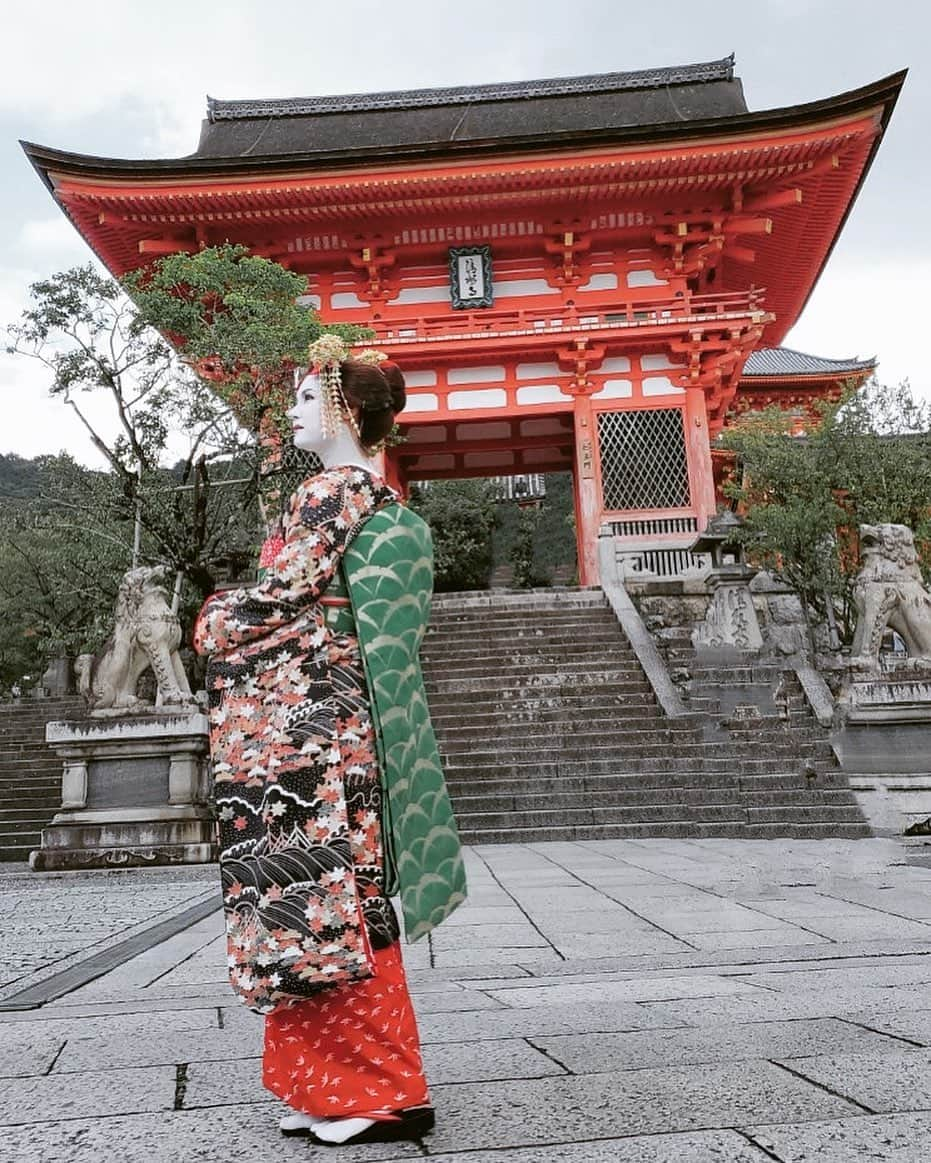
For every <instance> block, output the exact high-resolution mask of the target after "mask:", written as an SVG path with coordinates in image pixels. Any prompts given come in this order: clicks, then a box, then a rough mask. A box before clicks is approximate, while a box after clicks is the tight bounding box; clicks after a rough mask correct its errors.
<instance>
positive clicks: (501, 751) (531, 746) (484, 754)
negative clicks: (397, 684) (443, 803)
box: [440, 731, 804, 770]
mask: <svg viewBox="0 0 931 1163" xmlns="http://www.w3.org/2000/svg"><path fill="white" fill-rule="evenodd" d="M635 734H641V735H643V736H645V738H643V739H642V740H638V739H636V738H633V737H625V736H624V735H623V733H618V735H617V736H610V737H602V736H591V735H587V734H582V733H579V734H578V735H575V736H573V737H567V738H566V739H561V740H560V742H561V743H564V744H565V745H566V746H565V748H564V754H565V753H568V754H566V759H567V760H569V761H573V760H574V761H579V760H582V759H584V762H586V763H587V762H589V760H591V761H605V762H612V761H614V760H622V759H638V758H640V759H643V760H654V759H655V760H662V761H665V762H666V763H667V764H669V766H673V763H674V762H675V761H677V760H691V759H702V760H704V759H708V760H711V761H714V762H717V763H720V762H721V758H720V746H719V745H718V744H716V743H701V742H695V741H691V742H681V741H679V740H676V741H675V750H674V753H671V751H670V746H671V740H670V739H669V738H668V737H665V736H663V735H661V733H659V732H652V731H645V732H639V733H632V735H635ZM440 744H441V745H440V754H441V755H443V756H444V758H445V757H446V756H447V755H448V756H449V758H450V760H451V761H453V760H454V761H455V762H456V763H462V762H464V758H465V757H468V760H469V762H470V763H472V764H475V765H478V766H487V767H493V766H494V764H495V763H496V762H497V763H501V764H505V763H509V762H518V763H520V762H529V761H531V760H532V759H533V758H534V757H535V756H540V757H541V758H542V757H543V756H546V755H549V754H551V753H552V748H549V749H543V750H542V751H541V748H540V746H539V743H538V742H537V741H536V740H535V739H530V740H516V739H506V740H504V741H503V744H502V746H501V747H491V746H485V747H476V746H475V745H474V743H472V742H471V741H459V743H458V744H456V745H451V741H450V740H449V739H448V738H447V737H446V736H444V737H443V738H442V740H441V741H440ZM728 752H729V756H731V757H737V758H742V759H747V760H749V761H751V762H753V763H767V762H779V761H782V762H785V761H786V760H793V761H801V760H802V758H803V756H804V752H802V753H799V751H798V750H797V749H796V748H794V747H792V746H791V744H773V745H772V746H770V747H768V748H767V751H766V756H765V758H761V757H760V750H759V748H757V747H754V746H753V745H752V744H749V743H746V744H737V745H736V746H735V747H734V748H733V749H731V748H729V749H728ZM764 770H765V769H764Z"/></svg>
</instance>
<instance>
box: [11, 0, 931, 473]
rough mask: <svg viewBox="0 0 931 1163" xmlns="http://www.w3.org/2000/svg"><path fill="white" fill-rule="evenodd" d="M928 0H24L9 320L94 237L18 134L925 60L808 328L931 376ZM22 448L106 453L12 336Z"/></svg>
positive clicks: (174, 135)
mask: <svg viewBox="0 0 931 1163" xmlns="http://www.w3.org/2000/svg"><path fill="white" fill-rule="evenodd" d="M929 11H931V9H929V6H928V5H927V4H926V3H925V0H885V2H884V3H881V4H880V3H876V0H824V2H819V0H809V2H805V0H755V2H754V3H752V4H751V3H747V2H746V0H741V2H739V3H732V2H731V0H716V2H715V3H712V4H704V5H697V4H695V3H694V2H693V0H689V2H681V0H663V2H662V3H653V4H643V3H642V2H640V0H637V2H636V3H635V2H633V0H572V2H571V3H568V2H567V0H468V2H467V3H463V2H454V3H453V2H448V0H392V2H391V3H390V4H388V3H381V2H379V0H340V3H337V4H334V3H332V2H327V3H321V2H320V0H300V2H299V3H296V2H293V0H276V2H275V3H273V4H269V3H258V2H257V0H226V2H225V3H223V4H222V5H217V4H215V3H210V4H207V3H202V2H201V0H157V2H156V3H152V2H151V0H147V2H146V3H141V2H138V0H123V2H122V3H116V2H115V0H80V2H75V0H39V2H38V3H33V4H18V5H16V6H15V7H14V6H12V5H10V6H8V8H7V9H6V10H5V15H4V30H3V31H4V45H5V50H6V51H5V52H4V63H3V69H2V70H0V174H2V177H3V181H2V183H0V254H2V256H3V262H2V265H0V322H2V323H5V322H8V321H10V320H12V319H15V318H16V317H17V316H18V314H19V312H20V311H21V310H22V307H23V306H24V304H25V301H26V290H27V287H28V285H29V283H30V282H32V281H33V280H35V279H37V278H42V277H45V276H46V275H48V274H51V273H52V272H54V271H58V270H61V269H64V268H65V267H68V266H71V265H74V264H77V263H81V262H85V261H87V260H88V259H89V258H90V257H91V255H90V251H89V250H88V248H87V247H86V246H85V245H84V243H83V242H82V241H81V239H80V238H79V237H78V235H77V233H76V232H75V231H74V230H73V229H72V227H71V226H70V225H69V223H68V222H67V220H66V219H65V217H64V215H63V214H62V213H61V212H60V211H59V210H58V208H57V206H56V205H55V204H54V202H53V201H52V199H51V198H50V196H49V194H48V193H47V191H46V190H45V187H44V186H43V185H42V184H41V182H40V181H39V179H38V176H37V175H36V174H35V173H34V171H33V170H32V168H31V167H30V166H29V165H28V163H27V162H26V160H25V157H24V155H23V154H22V151H21V149H20V147H19V144H18V139H20V138H24V139H27V140H31V141H35V142H39V143H41V144H43V145H49V146H54V147H57V148H60V149H68V150H74V151H77V152H81V153H90V154H100V155H104V156H111V157H128V158H134V157H172V156H180V155H183V154H185V153H189V152H191V151H192V150H193V149H194V148H195V147H196V143H197V138H198V133H199V129H200V121H201V118H202V117H203V116H204V111H205V103H206V95H207V94H208V93H209V94H211V95H212V96H215V97H224V98H231V97H258V96H263V97H282V96H284V97H288V96H301V95H309V94H318V93H346V92H370V91H375V90H383V89H403V88H422V87H427V86H433V85H461V84H470V83H479V82H487V81H509V80H521V79H526V78H534V77H549V76H571V75H575V74H579V73H594V72H613V71H615V70H625V69H641V68H649V67H652V66H661V65H675V64H683V63H687V62H693V61H705V60H715V59H718V58H720V57H723V56H726V55H727V54H728V53H730V52H732V51H733V52H735V53H736V55H737V75H738V76H739V77H741V78H742V80H743V84H744V90H745V92H746V96H747V103H748V105H749V107H750V108H751V109H769V108H776V107H780V106H784V105H793V104H796V103H798V102H802V101H810V100H815V99H817V98H822V97H828V96H832V95H835V94H837V93H841V92H844V91H846V90H848V89H853V88H857V87H859V86H861V85H864V84H867V83H869V82H871V81H874V80H877V79H879V78H880V77H884V76H887V75H888V74H889V73H892V72H896V71H897V70H899V69H902V68H906V67H907V68H909V69H910V74H909V77H908V80H907V81H906V85H905V90H904V92H903V95H902V98H901V99H900V102H899V105H898V107H897V109H896V111H895V113H894V115H893V118H892V123H891V126H890V129H889V132H888V134H887V137H886V139H885V141H884V142H883V144H882V146H881V148H880V150H879V154H878V156H877V158H876V161H875V162H874V165H873V168H872V171H871V172H870V174H869V176H868V177H867V180H866V184H865V187H864V189H863V191H862V192H861V195H860V198H859V201H858V203H857V205H856V207H855V209H854V212H853V214H852V216H851V218H850V219H849V220H848V223H847V226H846V228H845V230H844V233H843V234H842V236H841V239H840V242H839V245H838V247H837V248H836V250H835V252H834V255H833V257H832V259H831V261H830V263H829V265H828V268H827V270H826V273H825V275H824V277H823V278H822V280H821V282H820V284H819V285H818V287H817V289H816V291H815V294H814V295H813V297H812V299H811V300H810V302H809V305H808V307H807V309H806V311H805V314H804V315H803V316H802V318H801V320H800V322H799V323H798V325H797V326H796V327H795V329H794V330H793V331H792V332H791V334H790V335H789V337H788V339H787V341H786V342H787V344H788V345H789V346H793V347H796V348H799V349H801V350H803V351H809V352H814V353H817V354H819V355H826V356H831V357H842V356H843V357H846V356H854V355H857V356H861V357H862V356H867V355H874V354H875V355H878V356H879V359H880V378H881V379H882V380H883V381H885V382H896V381H898V380H900V379H904V378H909V379H910V380H911V382H912V384H913V385H914V386H915V388H916V389H918V390H919V391H921V392H922V394H927V395H929V396H931V370H929V360H928V356H927V353H926V351H925V349H924V339H925V337H926V333H927V329H928V325H927V322H926V314H927V308H926V299H927V294H928V291H927V287H928V283H929V276H931V242H929V239H928V230H927V215H928V203H929V180H928V178H929V169H931V160H929V159H931V151H929V149H928V137H929V129H931V100H929V98H931V80H929V77H931V72H929V65H928V57H929V53H928V45H929V42H931V15H929ZM0 393H2V397H3V403H4V409H3V424H2V426H0V452H16V453H19V454H20V455H22V456H34V455H37V454H38V453H41V452H57V451H59V450H61V449H66V450H68V451H70V452H72V453H73V454H74V455H75V456H77V457H78V458H79V459H81V460H83V461H85V462H87V463H95V457H94V453H93V450H92V449H91V448H90V446H89V444H88V442H87V440H86V437H85V436H84V435H83V434H82V432H81V431H79V429H78V427H77V426H76V423H75V422H74V421H72V420H71V418H70V417H69V415H68V413H67V408H66V405H64V404H63V403H60V402H59V401H54V400H49V399H48V398H47V396H46V391H45V384H44V382H43V380H42V378H41V376H39V375H38V374H37V372H36V370H35V369H33V368H32V367H31V366H25V365H24V364H23V363H22V361H13V360H10V359H8V358H7V357H5V356H4V357H0Z"/></svg>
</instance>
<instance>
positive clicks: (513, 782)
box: [423, 588, 869, 844]
mask: <svg viewBox="0 0 931 1163" xmlns="http://www.w3.org/2000/svg"><path fill="white" fill-rule="evenodd" d="M423 664H424V677H425V680H426V685H427V693H428V697H429V700H430V707H431V711H432V715H433V722H434V725H435V727H436V731H437V738H438V741H439V745H440V751H441V753H442V755H443V759H444V764H445V767H446V776H447V780H448V783H449V789H450V793H451V795H452V798H453V804H454V807H455V809H456V815H457V818H458V820H459V825H460V830H461V834H462V838H463V840H464V841H465V842H467V843H473V844H478V843H506V842H515V841H534V840H566V839H569V840H576V839H579V840H581V839H595V838H600V839H609V838H617V837H643V836H696V837H697V836H736V837H747V838H761V837H766V836H800V837H813V838H814V837H827V836H834V837H837V836H850V837H854V836H865V835H869V830H868V828H867V826H866V825H865V823H864V821H863V817H862V815H861V814H860V812H859V809H858V808H857V806H856V804H855V801H854V798H853V796H852V794H851V792H850V790H849V788H848V786H847V783H846V780H845V778H844V777H843V775H842V773H841V772H840V770H839V768H838V766H837V764H836V762H835V760H834V757H833V753H832V752H831V750H830V745H829V744H828V742H827V739H826V737H825V736H824V735H823V733H822V732H821V731H820V728H818V726H817V724H816V722H815V720H814V719H813V717H811V716H810V715H807V714H806V708H805V706H804V699H803V698H802V696H801V692H800V691H796V692H794V693H792V692H789V693H787V694H786V696H785V698H784V699H783V702H782V703H781V704H779V705H778V706H777V705H776V704H775V703H773V708H772V710H771V709H770V708H769V707H768V706H766V707H764V709H763V710H760V708H758V707H755V708H754V709H753V711H752V713H751V712H750V711H749V710H748V707H749V704H747V706H744V705H743V704H742V703H740V702H735V703H734V705H733V706H730V705H724V704H721V703H720V702H719V703H718V704H717V705H714V695H713V694H711V695H709V696H708V700H709V701H708V702H707V705H705V706H704V707H702V708H700V709H699V710H698V711H697V712H696V713H692V714H689V715H687V716H684V717H682V718H677V719H672V718H668V717H667V716H666V715H665V714H664V712H663V711H662V709H661V708H660V707H659V706H658V705H657V702H656V699H655V697H654V695H653V691H652V688H651V687H650V685H649V683H648V681H647V679H646V676H645V675H644V673H643V671H642V669H641V667H640V664H639V662H638V661H637V658H636V655H635V654H634V652H633V650H632V649H631V647H630V645H629V643H628V642H627V639H626V638H625V636H624V634H623V632H622V630H621V628H620V626H619V625H618V622H617V620H616V618H615V616H614V614H613V612H612V610H611V609H610V607H609V606H608V604H607V601H606V600H605V597H604V595H603V594H602V592H601V591H600V590H597V589H569V588H566V589H554V590H537V591H510V592H506V591H496V592H494V593H482V594H474V593H473V594H449V595H440V596H438V597H437V598H436V599H435V600H434V613H433V618H432V620H431V624H430V628H429V630H428V633H427V637H426V640H425V643H424V651H423ZM741 677H746V676H741V675H740V674H738V675H736V676H735V675H729V676H727V678H728V682H729V683H731V684H733V682H735V681H737V680H738V679H739V678H741ZM749 677H753V676H752V675H751V676H749ZM728 689H730V687H729V688H728ZM786 689H787V688H786ZM748 697H749V696H748ZM725 703H726V700H725Z"/></svg>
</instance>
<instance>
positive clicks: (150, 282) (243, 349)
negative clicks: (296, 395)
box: [123, 244, 372, 433]
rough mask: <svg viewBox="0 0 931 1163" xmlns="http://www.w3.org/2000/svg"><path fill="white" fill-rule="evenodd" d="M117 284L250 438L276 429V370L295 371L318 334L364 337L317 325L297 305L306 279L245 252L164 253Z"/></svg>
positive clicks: (281, 389) (279, 401)
mask: <svg viewBox="0 0 931 1163" xmlns="http://www.w3.org/2000/svg"><path fill="white" fill-rule="evenodd" d="M123 285H124V286H125V287H126V290H127V291H128V293H129V294H130V296H131V297H132V299H133V302H134V303H135V304H136V307H137V309H138V311H139V314H140V317H141V318H142V319H144V320H145V321H146V323H148V324H150V325H151V326H152V327H155V328H157V329H158V330H159V331H160V332H162V333H163V334H164V335H168V336H171V337H172V338H173V340H174V341H175V342H177V344H178V345H179V347H180V349H181V351H182V352H183V354H184V357H185V359H186V360H188V361H190V362H191V364H192V365H193V366H194V367H195V368H198V369H199V370H200V371H201V372H202V373H204V374H205V375H206V376H207V378H208V379H209V381H210V382H211V383H212V385H213V389H214V391H216V392H217V393H218V394H219V395H220V396H221V397H222V398H223V399H224V400H225V401H226V402H227V403H229V404H230V405H231V407H232V408H233V410H234V412H235V413H236V416H237V417H238V419H239V421H240V423H241V424H243V425H244V426H245V427H247V428H248V429H250V430H251V431H254V432H256V431H259V429H260V428H263V429H264V428H266V426H268V425H269V424H270V425H272V426H276V427H278V429H279V431H282V430H284V428H285V419H284V412H285V411H286V410H287V408H288V407H289V406H290V403H291V384H290V377H289V376H287V375H284V376H282V371H283V370H285V371H287V369H289V368H293V367H295V366H300V365H301V364H302V363H303V362H304V360H305V357H306V353H307V348H308V346H309V345H310V344H311V343H312V342H313V340H315V339H317V338H319V336H320V335H321V334H322V333H323V331H324V330H326V331H329V332H335V333H336V334H338V335H341V336H342V337H343V338H344V339H346V340H347V341H348V342H350V343H354V342H356V341H357V340H360V339H365V338H368V337H369V336H370V335H371V334H372V333H371V332H370V331H368V330H367V329H365V328H362V327H358V326H355V325H353V324H327V325H326V327H324V325H323V324H322V323H321V321H320V319H319V317H318V316H317V313H316V312H315V311H313V310H312V309H311V308H309V307H307V306H304V305H302V304H301V303H299V302H298V299H300V298H301V297H302V296H304V295H306V293H307V279H306V277H305V276H304V275H298V274H295V273H294V272H293V271H289V270H286V269H285V268H284V267H283V266H281V265H280V264H279V263H276V262H272V261H271V260H269V259H266V258H261V257H259V256H256V255H251V254H250V253H249V251H248V249H247V248H246V247H245V246H232V245H230V244H226V245H224V246H212V247H207V248H206V249H204V250H201V251H197V252H195V253H193V254H186V253H182V254H173V255H168V256H167V257H165V258H162V259H159V260H158V262H156V263H154V264H153V266H151V267H145V268H142V269H140V270H137V271H133V272H131V273H130V274H128V275H127V276H126V277H125V278H124V279H123ZM287 430H288V433H290V428H288V429H287Z"/></svg>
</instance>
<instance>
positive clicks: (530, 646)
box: [420, 638, 640, 671]
mask: <svg viewBox="0 0 931 1163" xmlns="http://www.w3.org/2000/svg"><path fill="white" fill-rule="evenodd" d="M500 650H501V642H500V641H497V642H493V643H489V644H487V645H485V644H483V643H478V644H476V643H474V642H473V643H470V644H469V645H465V644H463V645H462V646H456V647H451V646H450V645H449V643H445V642H444V643H442V645H435V646H428V647H427V648H426V649H425V650H424V651H423V653H422V655H421V659H420V662H421V666H422V667H423V669H424V671H428V670H430V669H431V668H433V667H437V666H450V665H461V666H468V665H470V664H480V665H483V666H485V667H486V668H487V666H488V659H489V657H494V656H497V662H498V664H499V665H501V666H519V665H527V664H528V663H532V664H533V665H535V666H537V667H542V666H547V667H549V666H552V665H553V664H554V663H556V662H559V661H561V660H563V659H565V660H567V661H573V662H577V663H579V664H583V665H584V664H585V663H590V664H593V665H595V666H598V667H599V668H600V667H602V666H604V664H605V660H608V661H610V662H611V663H614V662H624V663H627V664H628V665H630V666H639V665H640V663H639V661H638V659H637V656H636V654H634V652H633V651H632V650H629V649H627V648H625V647H623V646H622V645H621V644H619V643H616V642H605V641H604V640H603V639H602V640H601V641H599V642H592V643H586V642H579V641H578V639H569V638H567V639H566V640H565V641H556V642H538V641H536V640H532V641H529V642H527V643H516V642H511V643H509V644H508V645H507V647H506V649H505V651H504V653H503V654H500V653H498V652H500Z"/></svg>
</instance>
